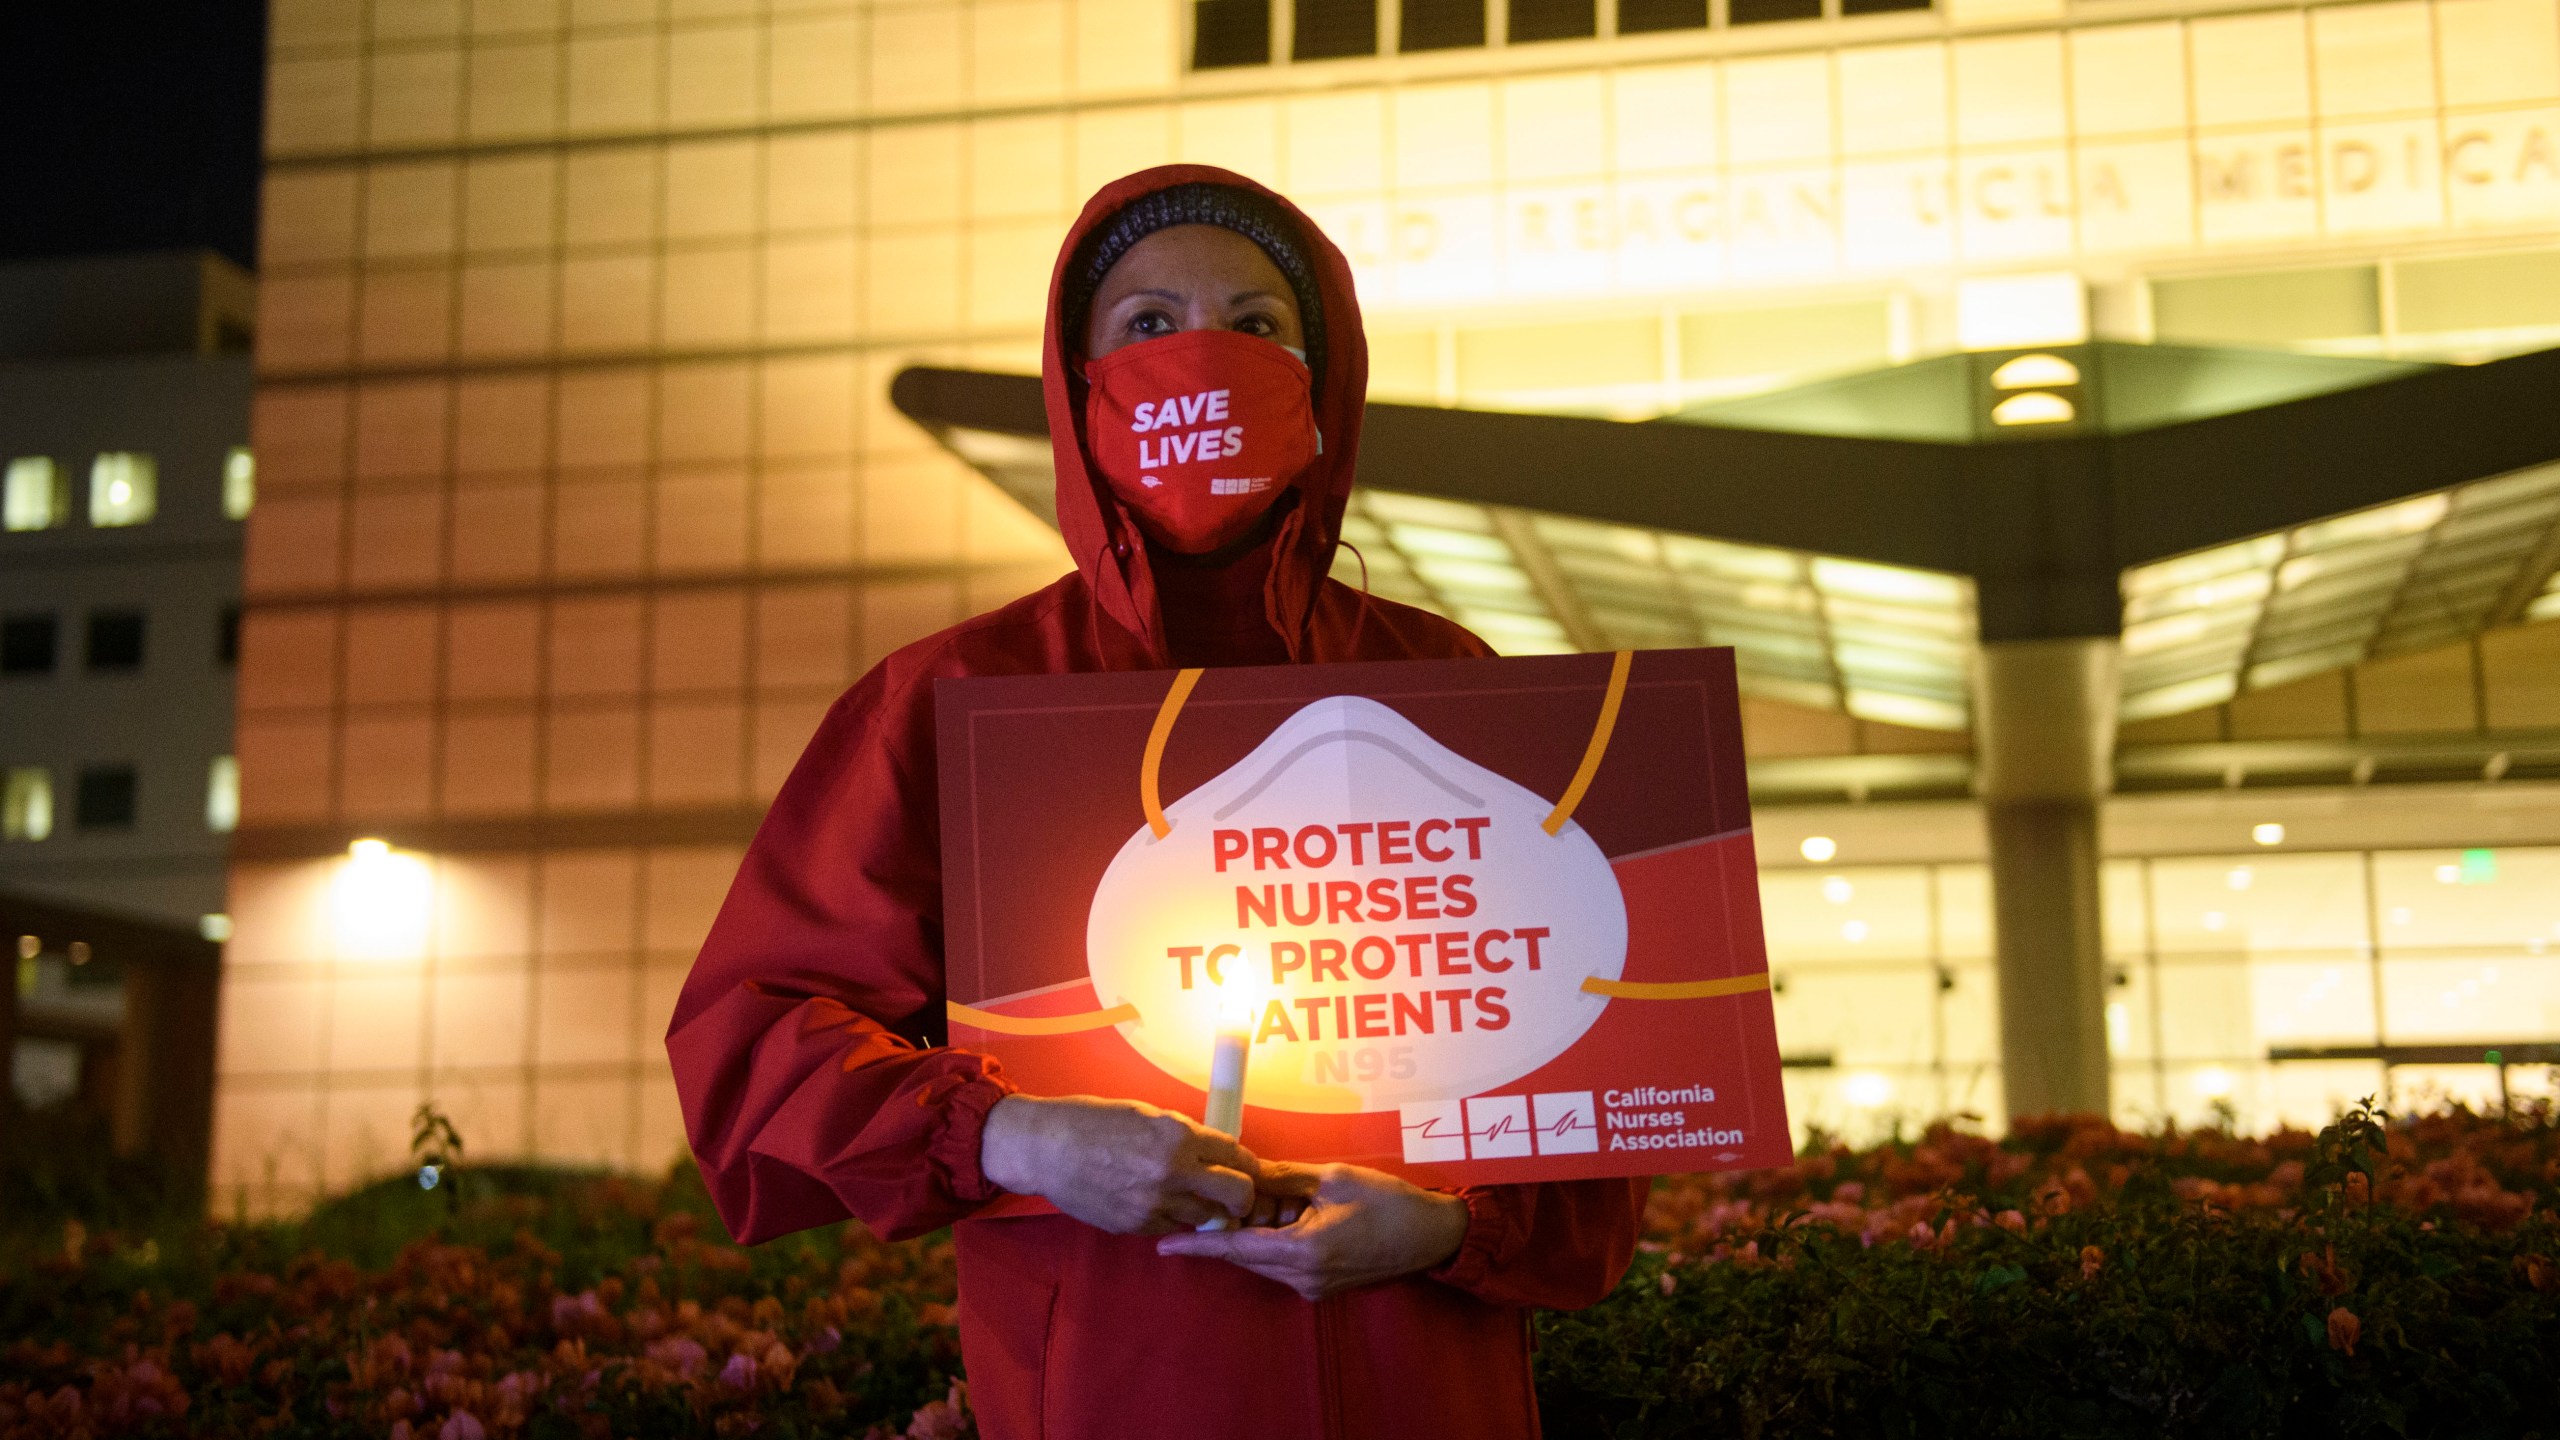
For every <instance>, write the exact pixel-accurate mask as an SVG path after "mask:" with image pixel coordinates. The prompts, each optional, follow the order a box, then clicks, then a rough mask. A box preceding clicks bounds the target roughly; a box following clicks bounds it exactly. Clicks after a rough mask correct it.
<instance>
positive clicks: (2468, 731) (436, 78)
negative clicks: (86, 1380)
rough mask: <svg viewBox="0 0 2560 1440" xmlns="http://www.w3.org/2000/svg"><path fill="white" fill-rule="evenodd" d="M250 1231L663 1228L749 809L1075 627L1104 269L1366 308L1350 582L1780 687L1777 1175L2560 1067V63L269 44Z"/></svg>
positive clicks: (865, 7)
mask: <svg viewBox="0 0 2560 1440" xmlns="http://www.w3.org/2000/svg"><path fill="white" fill-rule="evenodd" d="M271 43H272V46H273V55H272V64H271V69H270V79H269V94H268V102H267V119H266V124H267V142H266V143H267V165H268V168H267V174H266V179H265V182H264V183H265V195H264V207H263V214H264V221H263V226H264V238H263V242H262V244H263V253H262V255H261V256H260V267H259V272H260V273H259V301H258V315H257V325H256V350H255V370H256V382H255V383H256V389H255V401H254V414H253V422H252V425H251V448H252V449H253V451H254V455H255V466H256V475H257V498H256V505H255V508H254V510H253V511H252V512H251V513H250V514H249V516H248V519H247V525H246V536H245V546H246V550H245V560H244V562H243V563H244V579H243V591H242V616H241V622H240V632H239V659H238V670H237V689H238V706H239V711H238V719H237V727H236V741H235V744H236V750H237V757H238V766H239V772H238V773H239V809H238V819H237V828H236V830H235V831H234V833H233V835H232V848H231V862H230V872H229V891H228V899H227V902H226V904H227V907H228V909H227V913H228V916H229V935H230V938H229V941H228V945H227V949H226V954H225V959H224V970H223V980H222V987H221V1000H220V1014H221V1019H220V1033H219V1044H218V1058H217V1060H216V1062H215V1064H216V1087H215V1100H214V1106H215V1116H214V1138H213V1158H212V1185H213V1194H214V1204H215V1206H216V1208H217V1209H219V1210H221V1211H223V1212H224V1213H229V1212H230V1210H231V1209H232V1208H233V1207H234V1206H235V1205H238V1206H242V1207H245V1208H247V1209H249V1210H251V1211H253V1212H254V1211H265V1210H278V1209H289V1208H292V1207H294V1206H297V1205H300V1204H303V1203H306V1202H307V1201H308V1200H309V1199H310V1198H311V1197H312V1196H314V1195H316V1194H318V1193H322V1192H324V1191H327V1190H334V1189H338V1188H342V1187H345V1186H347V1185H350V1184H353V1183H357V1182H360V1181H363V1180H366V1179H369V1178H373V1177H376V1176H379V1175H381V1174H385V1173H389V1172H390V1171H392V1170H393V1169H396V1168H397V1167H398V1166H399V1165H400V1163H401V1161H402V1160H403V1158H404V1157H405V1155H406V1153H407V1139H408V1133H409V1132H408V1121H409V1117H410V1115H411V1113H412V1112H413V1111H414V1110H415V1109H416V1107H417V1106H418V1105H419V1104H420V1103H421V1102H422V1101H425V1100H433V1101H434V1102H435V1103H436V1104H437V1105H439V1106H440V1107H441V1108H443V1109H444V1110H445V1111H446V1112H447V1113H448V1114H450V1115H451V1116H452V1117H453V1119H454V1122H455V1124H456V1125H457V1127H458V1128H459V1129H460V1130H461V1132H462V1133H463V1134H464V1135H465V1136H466V1137H467V1139H468V1142H469V1145H470V1154H471V1156H472V1157H473V1158H481V1157H499V1156H524V1157H539V1158H542V1159H546V1160H552V1161H559V1162H566V1163H585V1164H606V1165H615V1166H627V1167H647V1168H658V1167H662V1166H664V1165H666V1164H667V1163H669V1162H670V1161H671V1160H673V1159H674V1158H675V1157H676V1156H678V1155H679V1154H680V1153H681V1150H682V1146H683V1131H682V1126H681V1123H680V1119H679V1116H678V1113H677V1107H676V1101H675V1095H674V1089H673V1085H672V1083H671V1081H670V1079H669V1077H668V1073H667V1066H666V1061H665V1056H664V1051H663V1048H662V1045H661V1040H660V1037H661V1036H662V1034H663V1032H664V1029H665V1026H666V1022H667V1018H668V1015H669V1012H670V1009H671V1006H672V1004H673V1000H674V996H675V994H676V992H677V989H678V987H679V986H680V984H681V983H682V981H683V978H684V975H685V971H686V967H687V965H688V964H689V962H690V961H691V959H692V956H693V952H694V949H695V947H696V946H697V944H698V943H699V941H700V939H701V937H702V935H703V933H704V930H705V928H706V927H707V925H708V924H709V921H710V918H711V916H712V914H713V912H714V910H715V908H716V907H717V905H718V903H719V901H720V898H721V895H722V893H723V891H724V890H725V888H726V886H727V883H728V880H729V877H730V875H731V873H732V871H733V870H734V868H735V866H736V864H737V861H738V858H739V856H740V854H741V853H742V851H743V848H744V846H745V844H746V842H747V840H748V839H749V837H750V836H751V835H752V834H753V832H754V829H755V826H756V824H757V821H758V819H759V817H760V815H761V813H762V809H763V807H764V805H765V804H766V802H767V801H768V799H769V798H770V797H771V795H772V794H773V792H774V790H775V788H776V787H777V786H778V785H779V784H780V782H781V780H782V777H783V776H784V774H785V773H786V772H787V771H788V769H789V767H790V766H791V764H792V762H793V760H794V759H795V758H796V756H797V755H798V753H799V750H800V747H801V745H802V744H803V743H804V742H805V740H806V739H807V737H808V736H809V734H810V732H811V730H812V728H813V727H814V725H815V724H816V722H817V720H818V717H819V716H820V714H821V713H822V712H823V710H824V709H825V707H826V706H827V705H828V704H829V703H830V702H831V701H832V700H833V699H834V698H835V696H836V695H837V694H838V693H839V692H840V691H841V690H842V689H843V688H844V687H845V686H846V685H848V684H849V683H851V682H852V681H853V680H854V679H855V678H856V677H857V676H859V675H860V674H861V673H862V672H863V671H864V670H865V669H867V668H868V667H869V666H870V665H871V664H872V663H873V662H875V661H876V660H878V659H879V658H880V657H881V656H883V655H885V654H886V653H888V652H889V651H890V650H892V649H894V648H895V647H897V646H899V645H901V644H903V643H905V642H907V641H909V640H912V639H914V638H916V637H918V636H921V635H923V634H926V633H928V632H930V631H932V630H935V629H937V628H940V627H942V626H945V625H949V624H951V623H953V622H955V621H958V620H960V619H962V618H964V617H966V616H968V615H971V614H973V613H976V612H978V611H981V610H984V609H988V608H991V607H993V606H995V605H997V604H1000V603H1002V602H1004V601H1006V600H1008V599H1011V598H1013V597H1014V596H1017V595H1019V594H1022V593H1024V592H1025V591H1027V590H1029V589H1032V588H1034V587H1036V586H1038V585H1041V584H1044V583H1046V582H1047V581H1048V580H1049V579H1051V578H1053V577H1054V576H1055V575H1057V574H1058V573H1059V572H1060V571H1062V570H1063V569H1064V568H1066V567H1067V566H1068V565H1069V563H1070V561H1069V558H1068V557H1067V555H1066V554H1065V552H1064V549H1063V547H1062V546H1061V544H1060V543H1059V540H1058V537H1057V533H1056V531H1055V529H1054V528H1053V526H1052V524H1051V523H1050V519H1049V516H1048V513H1047V505H1048V501H1047V490H1048V487H1049V484H1050V475H1049V461H1048V449H1047V442H1046V440H1045V438H1044V432H1043V429H1042V417H1041V410H1040V407H1039V404H1038V396H1037V388H1036V384H1035V382H1034V381H1032V380H1030V379H1028V378H1026V377H1029V376H1032V375H1034V374H1035V373H1036V370H1037V364H1038V345H1039V336H1040V327H1041V310H1042V305H1043V300H1044V292H1045V288H1046V284H1047V281H1048V277H1049V273H1050V267H1051V264H1052V261H1053V259H1054V256H1055V253H1056V250H1057V247H1058V244H1059V241H1060V237H1061V236H1062V234H1063V233H1064V231H1065V228H1066V226H1067V224H1068V222H1069V220H1070V218H1071V217H1072V216H1073V215H1074V213H1075V211H1076V209H1077V207H1078V206H1079V205H1080V204H1081V203H1082V201H1083V199H1084V198H1085V197H1086V196H1087V195H1088V194H1090V193H1091V192H1092V191H1093V190H1094V189H1096V188H1097V187H1098V186H1100V185H1101V184H1103V183H1104V182H1106V181H1108V180H1110V179H1112V178H1115V177H1117V176H1119V175H1122V174H1125V173H1127V172H1129V171H1132V170H1135V169H1138V168H1141V167H1143V166H1148V165H1153V164H1158V163H1162V162H1167V161H1175V160H1184V161H1201V162H1208V163H1213V164H1217V165H1223V166H1226V167H1229V168H1232V169H1235V170H1238V171H1241V172H1243V173H1245V174H1248V175H1251V176H1254V177H1256V178H1258V179H1261V180H1263V181H1265V182H1267V183H1269V184H1271V185H1273V186H1275V187H1277V188H1278V189H1280V190H1282V191H1283V192H1285V193H1287V194H1288V195H1290V196H1291V197H1293V198H1294V199H1296V200H1297V201H1299V202H1300V203H1301V204H1302V205H1304V206H1305V207H1306V208H1307V210H1308V211H1309V212H1310V213H1311V214H1312V215H1314V216H1315V217H1316V219H1317V220H1318V222H1319V223H1320V224H1321V225H1322V226H1323V227H1324V228H1325V230H1326V231H1327V233H1328V234H1329V235H1331V236H1332V237H1333V239H1334V240H1335V241H1336V242H1337V243H1338V244H1340V245H1341V247H1342V248H1343V249H1344V251H1345V252H1346V253H1347V254H1348V255H1349V256H1350V257H1351V260H1352V263H1353V266H1354V269H1355V271H1356V274H1357V279H1358V284H1359V288H1360V293H1361V298H1362V303H1363V306H1364V309H1365V311H1366V314H1367V317H1368V326H1369V341H1370V351H1371V365H1372V382H1373V383H1372V402H1373V403H1372V406H1371V412H1370V418H1369V422H1368V427H1367V435H1366V438H1365V440H1364V444H1363V451H1362V456H1361V460H1362V464H1361V479H1362V482H1363V486H1364V489H1363V491H1362V492H1361V497H1360V498H1359V499H1358V500H1357V501H1356V503H1355V507H1354V510H1353V513H1352V516H1351V519H1350V521H1349V529H1348V534H1347V538H1348V539H1350V540H1351V541H1352V542H1353V543H1354V544H1355V545H1356V546H1357V548H1358V554H1357V555H1356V556H1355V555H1353V554H1352V553H1350V552H1349V551H1346V552H1345V554H1344V556H1343V558H1342V561H1341V568H1340V569H1339V570H1338V572H1337V573H1338V574H1340V575H1341V576H1342V577H1343V578H1345V579H1347V580H1350V581H1352V582H1353V583H1360V582H1361V581H1362V579H1363V577H1364V575H1365V581H1366V583H1367V584H1368V585H1369V586H1370V587H1371V589H1372V590H1374V591H1375V592H1376V593H1378V594H1380V595H1385V596H1389V597H1393V598H1396V599H1400V600H1408V601H1411V602H1413V603H1416V604H1420V605H1424V606H1427V607H1429V608H1431V609H1434V610H1437V611H1440V612H1441V613H1444V614H1447V615H1450V616H1452V617H1454V618H1455V619H1457V620H1459V621H1460V622H1462V623H1464V624H1466V625H1467V626H1469V627H1471V628H1472V629H1474V630H1475V631H1476V632H1477V633H1478V634H1480V635H1482V636H1484V637H1485V638H1486V639H1487V640H1489V641H1490V642H1492V643H1493V644H1494V645H1495V646H1496V648H1498V649H1500V650H1502V651H1504V652H1506V653H1513V654H1525V653H1539V652H1552V651H1568V650H1581V651H1607V650H1618V649H1624V648H1631V647H1632V648H1643V647H1659V646H1695V645H1718V646H1731V647H1733V648H1734V651H1735V655H1736V659H1737V663H1738V666H1739V671H1740V675H1741V680H1742V689H1743V692H1744V697H1745V699H1744V708H1745V714H1744V723H1745V727H1746V736H1747V742H1748V747H1749V753H1750V755H1751V758H1752V784H1753V792H1754V799H1755V806H1756V822H1755V824H1756V831H1757V835H1758V841H1759V846H1760V852H1761V857H1762V861H1763V865H1764V870H1765V879H1764V885H1763V895H1764V901H1765V908H1766V911H1767V922H1768V933H1769V941H1770V949H1771V961H1772V966H1773V970H1774V980H1775V987H1776V989H1777V999H1776V1006H1777V1015H1778V1025H1779V1033H1780V1038H1781V1042H1782V1048H1783V1049H1784V1051H1785V1053H1786V1056H1787V1060H1788V1069H1787V1072H1786V1073H1787V1077H1788V1079H1787V1083H1788V1092H1789V1099H1790V1108H1791V1112H1792V1115H1793V1118H1794V1120H1795V1123H1796V1125H1797V1126H1798V1127H1799V1129H1800V1130H1801V1129H1806V1128H1811V1127H1820V1128H1822V1129H1825V1130H1829V1131H1833V1132H1836V1133H1846V1134H1851V1135H1865V1134H1872V1133H1877V1132H1880V1131H1882V1130H1884V1129H1886V1128H1888V1127H1890V1126H1892V1125H1894V1124H1896V1123H1901V1124H1905V1125H1906V1126H1907V1125H1913V1124H1917V1123H1920V1122H1924V1121H1926V1120H1929V1119H1932V1118H1935V1117H1937V1116H1941V1115H1945V1114H1949V1113H1957V1112H1969V1113H1972V1114H1975V1115H1978V1116H1980V1117H1982V1119H1983V1123H1985V1124H1987V1125H1989V1126H1992V1127H1994V1128H1996V1127H1998V1126H1999V1125H2000V1124H2002V1123H2004V1121H2005V1119H2006V1118H2007V1117H2008V1116H2010V1115H2012V1114H2022V1113H2030V1112H2037V1111H2050V1110H2058V1109H2079V1110H2088V1109H2101V1108H2103V1109H2106V1110H2109V1111H2111V1112H2112V1113H2113V1114H2114V1115H2115V1116H2116V1117H2118V1118H2119V1119H2120V1120H2122V1121H2124V1122H2126V1123H2131V1124H2156V1123H2160V1122H2162V1121H2167V1120H2176V1121H2179V1122H2181V1123H2206V1122H2211V1121H2213V1120H2215V1119H2217V1118H2220V1117H2227V1118H2229V1119H2230V1120H2231V1121H2233V1122H2234V1123H2237V1124H2239V1125H2241V1126H2244V1127H2249V1128H2264V1127H2268V1126H2273V1125H2277V1124H2282V1123H2293V1124H2315V1123H2318V1122H2319V1121H2321V1120H2323V1119H2325V1118H2326V1116H2327V1115H2328V1114H2329V1113H2330V1112H2331V1111H2332V1110H2333V1109H2334V1108H2335V1107H2336V1106H2337V1105H2339V1104H2341V1103H2343V1102H2346V1101H2350V1100H2353V1099H2355V1098H2357V1097H2359V1096H2363V1095H2368V1094H2370V1095H2376V1096H2389V1097H2391V1098H2392V1099H2393V1100H2394V1101H2395V1103H2401V1104H2409V1103H2416V1102H2419V1101H2422V1100H2424V1099H2425V1098H2426V1097H2430V1096H2453V1097H2459V1098H2465V1099H2468V1100H2469V1101H2471V1102H2472V1103H2475V1104H2482V1103H2487V1104H2494V1103H2496V1102H2497V1099H2498V1097H2499V1095H2500V1093H2501V1090H2502V1087H2503V1088H2504V1089H2505V1091H2506V1092H2507V1093H2509V1094H2514V1095H2521V1094H2526V1093H2534V1092H2546V1093H2547V1092H2548V1090H2549V1088H2550V1080H2549V1078H2548V1077H2549V1068H2548V1067H2549V1065H2550V1062H2551V1061H2552V1060H2553V1059H2555V1058H2560V954H2555V953H2553V952H2554V950H2555V948H2560V584H2555V580H2554V573H2555V570H2560V3H2555V0H2338V3H2312V4H2299V3H2297V4H2284V5H2276V4H2269V3H2266V0H1936V3H1934V4H1932V3H1929V0H1916V3H1915V0H1401V3H1399V0H369V3H368V0H277V3H276V5H275V8H274V12H273V23H272V26H271Z"/></svg>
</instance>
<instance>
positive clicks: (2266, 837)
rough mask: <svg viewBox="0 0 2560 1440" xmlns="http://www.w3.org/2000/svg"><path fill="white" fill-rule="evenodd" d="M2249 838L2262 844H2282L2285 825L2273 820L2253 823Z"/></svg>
mask: <svg viewBox="0 0 2560 1440" xmlns="http://www.w3.org/2000/svg"><path fill="white" fill-rule="evenodd" d="M2249 838H2250V839H2252V840H2255V841H2257V842H2258V843H2259V844H2261V845H2281V844H2283V843H2284V827H2283V826H2282V825H2279V824H2277V823H2276V822H2275V821H2273V820H2269V821H2267V822H2266V823H2264V824H2261V825H2253V826H2251V827H2250V828H2249Z"/></svg>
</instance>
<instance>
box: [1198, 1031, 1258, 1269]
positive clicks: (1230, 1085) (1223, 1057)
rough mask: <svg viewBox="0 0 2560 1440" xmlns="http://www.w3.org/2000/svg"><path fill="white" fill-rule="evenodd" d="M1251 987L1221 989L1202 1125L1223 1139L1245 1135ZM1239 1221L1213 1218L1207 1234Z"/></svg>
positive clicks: (1204, 1226)
mask: <svg viewBox="0 0 2560 1440" xmlns="http://www.w3.org/2000/svg"><path fill="white" fill-rule="evenodd" d="M1247 988H1248V987H1247V986H1246V985H1244V984H1242V983H1238V982H1229V983H1226V984H1222V985H1220V986H1219V987H1218V990H1219V995H1218V1019H1217V1027H1218V1028H1217V1036H1216V1039H1215V1040H1213V1041H1212V1042H1211V1045H1210V1050H1209V1099H1208V1103H1207V1104H1205V1105H1203V1106H1201V1107H1200V1123H1201V1124H1203V1125H1206V1126H1208V1127H1209V1128H1210V1129H1212V1130H1215V1131H1217V1132H1218V1133H1220V1134H1222V1135H1228V1136H1241V1135H1242V1134H1243V1132H1244V1071H1245V1061H1246V1060H1247V1059H1248V1058H1250V1057H1251V1055H1252V1052H1253V1023H1254V1020H1255V1019H1256V1018H1257V1017H1256V1015H1255V1011H1256V1010H1257V1009H1259V1008H1260V1007H1258V1006H1257V1005H1255V1004H1254V1002H1253V998H1252V997H1251V996H1250V995H1248V994H1247V993H1246V991H1247ZM1235 1226H1236V1221H1234V1220H1231V1219H1229V1218H1227V1217H1226V1216H1224V1215H1212V1216H1210V1217H1209V1218H1208V1219H1206V1220H1203V1221H1201V1222H1200V1228H1201V1229H1203V1230H1232V1229H1234V1228H1235Z"/></svg>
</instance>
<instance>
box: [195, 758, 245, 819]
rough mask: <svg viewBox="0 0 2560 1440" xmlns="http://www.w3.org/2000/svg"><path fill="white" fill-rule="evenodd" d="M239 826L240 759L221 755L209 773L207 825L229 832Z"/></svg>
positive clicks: (205, 789)
mask: <svg viewBox="0 0 2560 1440" xmlns="http://www.w3.org/2000/svg"><path fill="white" fill-rule="evenodd" d="M239 826H240V762H239V761H238V760H237V759H235V758H233V757H232V756H229V755H217V756H215V757H213V763H212V765H210V766H208V767H207V769H206V773H205V787H204V828H206V829H207V830H210V831H212V832H213V833H215V834H217V835H228V834H230V833H231V832H232V831H233V830H236V829H238V828H239Z"/></svg>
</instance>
